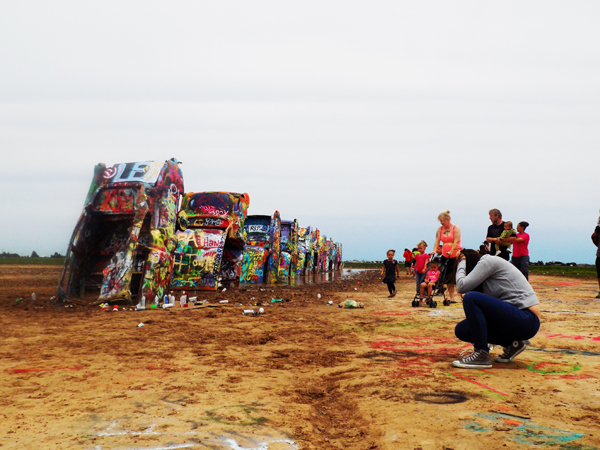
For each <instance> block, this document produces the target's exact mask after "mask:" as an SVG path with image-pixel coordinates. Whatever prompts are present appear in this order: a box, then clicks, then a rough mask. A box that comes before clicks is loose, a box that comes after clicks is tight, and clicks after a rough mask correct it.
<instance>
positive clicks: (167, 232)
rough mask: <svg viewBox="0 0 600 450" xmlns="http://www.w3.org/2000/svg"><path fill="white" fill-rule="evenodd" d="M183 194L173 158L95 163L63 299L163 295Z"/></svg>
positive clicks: (69, 259) (61, 294) (66, 271)
mask: <svg viewBox="0 0 600 450" xmlns="http://www.w3.org/2000/svg"><path fill="white" fill-rule="evenodd" d="M182 194H183V176H182V173H181V170H180V169H179V165H178V163H177V160H175V159H171V160H169V161H165V162H161V161H145V162H135V163H123V164H115V165H114V166H112V167H108V168H107V167H106V166H105V165H104V164H98V165H96V167H95V168H94V176H93V179H92V183H91V185H90V189H89V191H88V195H87V197H86V200H85V203H84V208H83V212H82V214H81V216H80V217H79V220H78V222H77V225H76V226H75V229H74V231H73V235H72V237H71V240H70V242H69V247H68V249H67V256H66V260H65V266H64V268H63V271H62V274H61V279H60V283H59V287H58V295H59V298H61V299H63V300H71V301H73V300H78V299H79V300H85V301H89V302H90V303H101V302H110V301H117V300H124V301H128V302H133V301H134V300H135V299H137V298H139V297H141V296H145V297H146V298H148V299H150V298H153V297H154V296H156V295H158V296H162V295H163V294H164V291H165V290H166V288H167V285H168V280H169V275H170V273H171V263H172V256H171V255H172V252H173V250H174V249H175V221H176V217H177V207H178V205H179V200H180V198H181V196H182Z"/></svg>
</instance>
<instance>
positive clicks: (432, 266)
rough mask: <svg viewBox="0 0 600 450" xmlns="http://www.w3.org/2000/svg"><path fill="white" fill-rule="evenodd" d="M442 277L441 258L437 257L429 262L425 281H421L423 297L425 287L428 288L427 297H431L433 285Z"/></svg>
mask: <svg viewBox="0 0 600 450" xmlns="http://www.w3.org/2000/svg"><path fill="white" fill-rule="evenodd" d="M439 278H440V260H439V259H437V258H435V259H433V260H432V261H431V262H430V263H429V270H427V273H426V274H425V281H423V282H422V283H421V292H420V295H421V298H422V299H423V298H425V297H424V294H425V288H427V293H428V295H427V297H428V298H431V293H432V291H433V287H434V286H435V284H436V283H437V281H438V279H439Z"/></svg>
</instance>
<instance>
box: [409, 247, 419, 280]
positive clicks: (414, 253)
mask: <svg viewBox="0 0 600 450" xmlns="http://www.w3.org/2000/svg"><path fill="white" fill-rule="evenodd" d="M418 254H419V250H417V249H416V248H413V249H412V259H411V260H410V273H412V277H413V278H416V273H415V262H416V261H415V257H416V256H417V255H418Z"/></svg>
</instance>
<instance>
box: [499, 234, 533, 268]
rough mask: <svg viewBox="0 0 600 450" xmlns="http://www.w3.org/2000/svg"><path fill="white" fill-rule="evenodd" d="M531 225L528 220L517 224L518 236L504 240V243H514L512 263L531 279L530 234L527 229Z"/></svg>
mask: <svg viewBox="0 0 600 450" xmlns="http://www.w3.org/2000/svg"><path fill="white" fill-rule="evenodd" d="M528 226H529V223H527V222H519V224H518V225H517V236H516V237H509V238H506V239H503V240H502V243H503V244H504V243H508V244H510V243H511V242H512V244H513V254H512V259H511V261H510V262H511V263H512V264H513V265H514V266H515V267H516V268H517V269H519V271H520V272H521V273H522V274H523V276H524V277H525V279H526V280H529V248H528V246H529V234H527V233H525V230H526V229H527V227H528Z"/></svg>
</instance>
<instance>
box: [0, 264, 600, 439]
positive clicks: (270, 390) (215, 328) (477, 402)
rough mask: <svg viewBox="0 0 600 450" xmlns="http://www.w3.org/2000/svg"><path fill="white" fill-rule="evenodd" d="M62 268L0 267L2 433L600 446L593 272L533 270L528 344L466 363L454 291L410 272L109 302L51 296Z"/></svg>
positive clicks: (599, 345)
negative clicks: (199, 304)
mask: <svg viewBox="0 0 600 450" xmlns="http://www.w3.org/2000/svg"><path fill="white" fill-rule="evenodd" d="M60 270H61V268H59V267H51V266H43V267H32V266H0V342H1V344H2V346H1V348H0V376H1V377H2V378H1V379H2V383H0V448H2V449H46V448H48V449H49V448H52V449H90V450H103V449H170V448H200V449H202V448H210V449H236V450H241V449H261V450H267V449H269V450H288V449H356V450H359V449H361V450H362V449H382V450H384V449H385V450H387V449H422V450H428V449H445V450H448V449H454V450H458V449H481V448H486V449H496V448H508V449H513V448H532V447H535V446H543V447H544V448H547V449H563V450H568V449H571V450H574V449H579V450H591V449H596V448H600V371H599V369H600V329H599V327H598V320H599V318H600V301H598V300H594V299H593V297H594V296H595V293H596V291H595V288H596V287H597V286H596V285H595V282H594V280H589V281H581V280H573V279H566V278H550V277H542V276H533V277H532V280H531V281H532V284H533V286H534V289H535V290H536V292H537V293H538V296H539V297H540V300H541V306H542V311H543V323H542V328H541V330H540V332H539V334H538V335H537V336H536V337H535V338H534V339H532V341H531V344H532V345H531V347H529V348H528V349H527V350H526V351H525V352H524V353H523V354H521V355H520V356H519V357H518V358H517V360H515V361H514V362H513V363H511V364H504V365H503V364H496V363H494V367H493V369H490V370H465V369H455V368H453V367H452V365H451V361H452V360H453V359H456V358H457V357H458V356H459V355H460V352H461V350H463V349H464V348H468V346H466V345H465V344H464V343H462V342H460V341H458V340H457V339H456V338H455V337H454V333H453V330H454V326H455V324H456V323H457V322H458V321H459V320H462V318H463V317H464V315H463V312H462V307H461V304H460V303H458V304H453V305H451V306H449V307H444V306H441V301H439V305H440V306H438V308H436V309H429V308H427V307H425V308H423V307H421V308H413V307H411V301H412V299H413V296H414V280H412V279H411V278H410V277H408V276H405V275H403V277H402V279H401V280H399V282H398V284H397V286H398V290H399V295H398V296H397V297H396V298H394V299H388V298H387V289H386V287H385V285H383V284H381V282H380V281H379V280H378V279H377V277H376V276H373V275H374V274H373V272H370V273H364V274H362V275H360V276H359V278H351V279H347V280H338V281H333V282H330V283H328V284H320V285H305V286H299V287H295V288H288V287H273V292H271V288H267V290H265V291H260V290H258V288H252V289H249V290H246V291H240V292H231V291H229V290H228V291H226V292H224V293H218V294H215V293H210V294H203V293H200V294H199V297H200V298H202V299H204V298H206V299H207V300H209V302H210V303H209V304H210V305H211V306H205V307H203V308H196V309H190V308H173V309H171V310H162V309H161V310H146V311H137V312H136V311H118V312H103V311H102V310H101V309H100V308H98V307H83V306H78V305H74V306H73V307H62V306H57V305H54V304H53V302H51V301H50V297H51V296H53V295H56V286H57V284H58V277H59V274H60ZM32 292H35V293H36V295H37V300H35V301H32V300H31V294H32ZM318 293H320V294H321V298H320V299H319V298H318V297H317V294H318ZM252 297H254V299H253V300H252ZM272 298H276V299H280V298H282V299H284V301H282V302H279V303H270V301H271V299H272ZM17 299H21V300H19V301H17ZM224 299H227V300H229V303H228V304H226V305H222V304H219V303H218V301H219V300H224ZM286 299H287V300H289V301H288V302H286V301H285V300H286ZM345 299H354V300H357V301H360V302H363V303H364V304H365V308H364V309H340V308H338V307H337V303H339V302H341V301H343V300H345ZM329 300H332V301H333V302H334V305H333V306H328V305H327V302H328V301H329ZM258 301H260V302H262V303H263V307H264V309H265V313H264V314H263V315H260V316H243V315H242V310H243V309H247V308H248V307H249V304H250V303H256V302H258ZM236 302H241V303H242V304H243V305H242V306H240V305H235V304H234V303H236ZM141 324H143V326H140V325H141ZM500 352H501V349H500V348H496V349H494V351H493V354H494V355H497V354H499V353H500Z"/></svg>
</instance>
